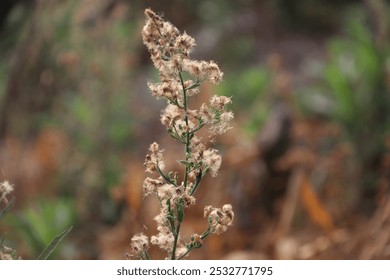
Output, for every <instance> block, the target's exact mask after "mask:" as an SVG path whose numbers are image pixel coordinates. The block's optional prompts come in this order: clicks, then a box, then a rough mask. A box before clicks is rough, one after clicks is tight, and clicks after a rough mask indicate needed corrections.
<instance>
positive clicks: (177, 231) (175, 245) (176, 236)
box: [171, 223, 181, 260]
mask: <svg viewBox="0 0 390 280" xmlns="http://www.w3.org/2000/svg"><path fill="white" fill-rule="evenodd" d="M180 226H181V223H178V224H177V228H176V232H174V240H173V249H172V256H171V259H172V260H175V259H176V248H177V241H178V240H179V232H180Z"/></svg>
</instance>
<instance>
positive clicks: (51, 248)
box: [37, 226, 73, 260]
mask: <svg viewBox="0 0 390 280" xmlns="http://www.w3.org/2000/svg"><path fill="white" fill-rule="evenodd" d="M72 228H73V226H70V227H69V228H68V229H66V230H65V231H63V232H62V233H60V234H59V235H57V236H56V237H55V238H54V239H53V240H52V241H51V242H50V243H49V245H47V246H46V248H45V249H44V250H43V251H42V252H41V253H40V254H39V256H38V258H37V260H47V258H48V257H49V256H50V255H51V254H52V253H53V251H54V250H55V249H56V248H57V246H58V244H59V243H60V242H61V241H62V239H63V238H64V237H65V236H66V235H67V234H68V233H69V232H70V231H71V230H72Z"/></svg>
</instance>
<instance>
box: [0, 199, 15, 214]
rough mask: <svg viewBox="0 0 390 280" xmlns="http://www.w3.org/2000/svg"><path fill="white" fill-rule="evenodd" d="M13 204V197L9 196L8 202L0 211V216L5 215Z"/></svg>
mask: <svg viewBox="0 0 390 280" xmlns="http://www.w3.org/2000/svg"><path fill="white" fill-rule="evenodd" d="M14 204H15V197H13V198H11V200H10V202H9V203H8V204H7V205H6V206H5V207H4V209H2V210H1V211H0V218H1V217H2V216H4V215H5V213H7V212H8V211H9V210H11V208H12V207H13V206H14Z"/></svg>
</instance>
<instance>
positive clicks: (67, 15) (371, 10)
mask: <svg viewBox="0 0 390 280" xmlns="http://www.w3.org/2000/svg"><path fill="white" fill-rule="evenodd" d="M147 7H151V8H152V9H153V10H154V11H155V12H157V13H159V14H161V15H163V16H164V18H165V19H166V20H168V21H170V22H172V23H173V24H174V25H175V26H177V27H178V28H179V29H180V30H181V31H186V32H187V33H188V34H190V35H191V36H193V37H194V38H195V39H196V42H197V46H196V48H195V51H194V54H193V57H194V58H195V59H205V60H209V59H212V60H214V61H216V62H217V63H218V65H219V66H220V68H221V69H222V71H223V72H224V74H225V75H224V81H223V82H222V83H221V84H220V85H218V86H212V85H210V84H204V85H203V87H202V92H201V94H200V95H199V96H197V97H196V98H195V99H194V100H192V102H193V103H192V106H193V107H196V106H197V105H198V104H201V102H204V101H205V100H207V99H208V98H209V97H210V96H211V95H214V94H223V95H226V96H232V100H233V104H232V109H233V111H234V112H235V116H236V118H235V123H234V128H233V129H232V130H230V131H229V133H227V134H226V135H224V136H221V137H219V138H218V139H217V148H218V149H219V150H220V152H221V153H222V155H223V165H222V169H221V172H220V176H219V177H218V178H216V179H211V178H208V179H207V180H205V181H204V182H203V185H202V186H201V188H200V190H199V194H198V196H197V204H196V206H195V207H193V208H191V209H190V211H189V213H188V214H187V216H186V220H185V221H186V222H185V225H184V233H186V234H191V233H193V232H197V233H200V232H202V231H203V230H204V229H205V227H206V223H207V221H205V219H204V218H203V207H204V206H205V205H208V204H212V205H215V206H218V207H220V206H222V204H224V203H231V204H233V207H234V209H235V213H236V218H235V223H234V226H233V227H232V228H231V229H229V231H228V232H227V233H225V234H223V235H221V236H215V237H211V238H209V239H206V242H205V245H204V247H203V248H202V249H199V250H197V251H194V252H193V253H192V254H191V255H190V257H189V258H190V259H389V258H390V200H389V179H390V150H389V149H390V134H389V132H390V100H389V99H390V91H389V89H390V59H389V51H390V42H389V27H390V25H389V24H390V22H389V15H390V9H389V6H388V4H387V1H384V0H383V1H382V0H365V1H357V0H355V1H354V0H338V1H337V0H332V1H329V0H302V1H290V0H260V1H255V0H234V1H233V0H231V1H226V0H188V1H184V0H169V1H168V0H150V1H141V0H62V1H50V0H2V1H1V3H0V170H1V173H0V176H1V180H2V181H3V180H9V181H10V182H11V183H12V184H13V185H14V186H15V191H14V193H13V194H14V195H15V197H16V203H15V206H14V208H13V209H12V211H11V212H10V213H8V214H7V217H6V219H3V220H2V221H1V224H0V232H1V233H4V232H7V234H6V236H5V241H4V242H5V244H7V246H9V247H12V248H14V249H16V250H17V252H18V255H20V256H22V258H24V259H31V258H35V257H36V256H37V255H38V254H39V253H40V251H42V249H43V248H44V247H45V245H47V244H48V243H49V242H50V241H51V240H52V239H53V238H54V237H55V235H56V234H58V233H59V232H62V231H63V230H65V229H66V228H67V227H68V226H70V225H74V228H73V230H72V232H71V233H70V234H69V235H68V236H67V237H66V238H65V240H64V241H63V242H62V244H61V246H60V247H59V248H57V250H56V251H55V253H54V254H53V255H52V256H51V257H52V258H53V259H124V258H125V254H126V253H127V252H130V246H129V242H130V239H131V237H132V236H133V234H135V233H137V232H139V231H142V230H144V231H145V232H146V233H147V234H148V235H152V234H153V233H154V232H155V223H154V221H153V220H152V218H153V217H154V216H155V215H156V214H157V213H158V210H159V209H158V204H157V203H156V201H155V200H153V199H152V198H147V199H144V198H143V194H142V182H143V180H144V178H145V177H146V176H147V174H145V172H144V168H143V161H144V156H145V154H146V153H147V148H148V146H149V144H150V143H152V142H154V141H158V142H159V143H160V144H161V145H162V146H163V147H164V148H166V150H167V151H169V152H170V157H172V159H180V158H183V155H182V150H181V147H178V144H177V143H175V142H174V141H173V140H172V139H170V138H169V137H167V133H166V132H165V131H164V128H163V127H162V125H161V124H160V120H159V115H160V110H161V109H162V107H163V106H164V102H163V101H162V100H160V101H157V100H155V99H154V98H153V97H151V95H150V93H149V92H148V89H147V86H146V83H147V81H150V80H153V79H157V72H156V70H155V69H154V68H153V66H152V63H151V61H150V58H149V54H148V52H147V51H146V48H145V47H144V46H143V45H142V40H141V36H140V33H141V29H142V26H143V24H144V15H143V11H144V9H145V8H147ZM167 155H168V154H167ZM171 168H172V169H175V168H178V165H172V166H171ZM152 255H154V256H155V257H163V256H162V255H161V254H160V253H159V252H157V251H156V252H154V251H153V252H152Z"/></svg>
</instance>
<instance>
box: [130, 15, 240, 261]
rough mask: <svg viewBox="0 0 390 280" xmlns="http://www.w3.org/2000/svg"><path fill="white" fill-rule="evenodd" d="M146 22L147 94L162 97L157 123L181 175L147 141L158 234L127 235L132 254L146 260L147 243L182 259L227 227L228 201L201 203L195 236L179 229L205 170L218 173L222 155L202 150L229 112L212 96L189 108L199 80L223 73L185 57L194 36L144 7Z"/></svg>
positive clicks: (147, 186) (225, 101) (148, 187)
mask: <svg viewBox="0 0 390 280" xmlns="http://www.w3.org/2000/svg"><path fill="white" fill-rule="evenodd" d="M145 15H146V23H145V26H144V28H143V31H142V38H143V42H144V44H145V45H146V47H147V48H148V50H149V52H150V54H151V59H152V61H153V63H154V66H155V67H156V68H157V70H158V71H159V76H160V82H149V83H148V86H149V89H150V91H151V93H152V95H153V96H155V97H156V98H157V99H165V100H166V101H167V106H166V108H165V109H164V110H163V111H162V114H161V123H162V124H163V125H164V126H165V127H166V129H167V132H168V134H169V135H170V136H171V137H172V138H173V139H175V140H176V141H177V142H179V143H180V144H182V145H183V146H184V152H185V156H184V159H182V160H179V161H178V162H179V163H180V164H181V165H182V166H183V169H184V171H183V175H182V176H180V175H179V174H178V173H176V172H172V171H171V172H170V171H166V170H165V163H164V162H165V161H164V151H163V149H161V148H160V145H159V144H158V143H156V142H155V143H153V144H151V145H150V148H149V154H148V155H146V158H145V163H144V165H145V168H146V171H147V172H149V173H151V174H153V175H154V177H153V178H151V177H148V178H146V179H145V181H144V183H143V189H144V193H145V196H147V195H152V194H153V195H156V196H157V198H158V200H159V202H160V213H159V214H158V215H157V216H156V217H155V218H154V220H155V221H156V223H157V230H158V233H157V234H156V235H154V236H152V237H151V238H150V240H149V238H148V237H147V236H146V235H145V234H144V233H138V234H136V235H135V236H134V237H133V238H132V239H131V246H132V249H133V251H134V252H135V253H136V255H137V257H139V258H141V259H150V256H149V254H148V249H149V243H151V244H154V245H157V246H158V247H159V248H160V249H161V250H164V251H166V252H167V259H172V260H175V259H182V258H184V257H186V256H188V254H189V253H190V251H191V250H193V249H196V248H200V247H201V246H202V244H203V240H204V239H205V238H206V237H207V236H209V235H210V234H221V233H223V232H225V231H226V230H227V228H228V227H229V226H231V225H232V223H233V219H234V213H233V209H232V206H231V205H230V204H226V205H223V206H222V208H216V207H212V206H206V207H205V209H204V217H205V218H207V222H208V225H207V227H206V229H205V231H204V232H203V233H201V234H196V233H194V234H192V235H191V236H190V238H189V240H185V239H184V238H183V237H182V235H181V232H180V229H181V225H182V223H183V220H184V216H185V215H184V213H185V209H186V208H187V207H189V206H190V205H193V204H195V202H196V200H195V197H194V195H195V192H196V191H197V189H198V188H199V186H200V184H201V181H202V179H203V178H204V176H206V175H207V174H210V175H211V176H212V177H216V176H217V175H218V172H219V169H220V166H221V162H222V158H221V156H220V155H219V153H218V151H217V150H216V149H213V148H207V146H208V144H210V143H212V142H214V139H215V137H216V136H217V135H220V134H223V133H225V132H226V131H227V130H228V129H230V128H231V126H230V122H231V120H232V119H233V117H234V115H233V113H232V112H231V111H229V110H228V108H227V106H228V105H229V104H230V103H231V98H228V97H226V96H213V97H212V98H211V99H210V101H209V103H208V104H202V105H201V107H200V108H199V109H197V110H195V109H190V107H189V99H190V97H191V96H194V95H196V94H198V93H199V91H200V90H199V88H200V85H201V83H202V82H204V81H209V82H212V83H214V84H218V83H219V82H220V81H221V80H222V76H223V73H222V72H221V71H220V69H219V67H218V65H217V64H216V63H215V62H213V61H197V60H192V59H190V56H189V55H190V53H191V51H192V48H193V47H194V46H195V40H194V39H193V38H192V37H191V36H189V35H188V34H186V33H185V32H184V33H182V34H181V33H180V32H179V30H178V29H177V28H176V27H174V26H173V25H172V24H171V23H169V22H167V21H164V20H163V19H162V18H161V17H160V16H158V15H157V14H156V13H154V12H153V11H152V10H151V9H146V10H145ZM205 127H208V132H209V137H208V138H207V139H206V140H204V139H202V138H200V137H198V136H197V135H198V132H199V131H200V130H201V129H203V128H205Z"/></svg>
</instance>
